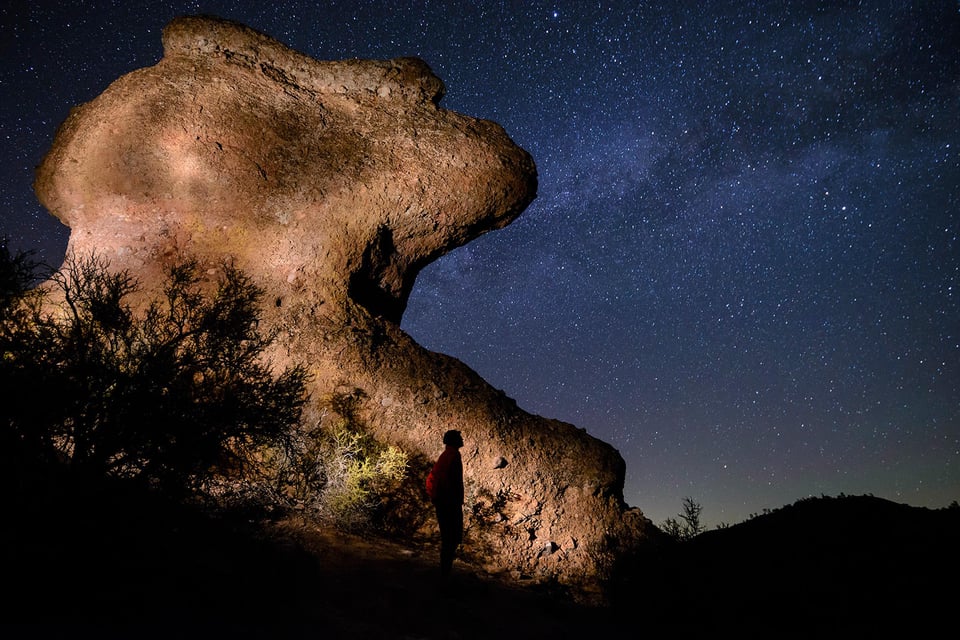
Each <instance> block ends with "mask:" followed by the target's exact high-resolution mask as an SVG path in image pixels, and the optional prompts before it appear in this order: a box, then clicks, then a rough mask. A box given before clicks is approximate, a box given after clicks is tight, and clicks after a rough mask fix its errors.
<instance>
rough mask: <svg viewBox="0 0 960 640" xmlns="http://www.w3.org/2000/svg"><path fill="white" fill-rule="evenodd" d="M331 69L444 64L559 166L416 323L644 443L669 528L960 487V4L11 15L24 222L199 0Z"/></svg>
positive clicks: (123, 6)
mask: <svg viewBox="0 0 960 640" xmlns="http://www.w3.org/2000/svg"><path fill="white" fill-rule="evenodd" d="M183 14H212V15H218V16H221V17H225V18H229V19H233V20H237V21H239V22H243V23H245V24H247V25H249V26H251V27H253V28H255V29H258V30H259V31H262V32H264V33H267V34H268V35H271V36H273V37H275V38H276V39H278V40H280V41H281V42H283V43H285V44H287V45H289V46H291V47H293V48H295V49H297V50H299V51H302V52H304V53H307V54H309V55H311V56H313V57H315V58H318V59H321V60H332V59H342V58H392V57H397V56H418V57H420V58H422V59H424V60H425V61H426V62H427V63H428V64H429V65H430V66H431V68H432V69H433V70H434V72H435V73H436V74H437V75H439V76H440V77H441V78H442V79H443V80H444V82H445V84H446V86H447V96H446V97H445V98H444V100H443V102H442V106H444V107H446V108H448V109H452V110H455V111H459V112H461V113H465V114H468V115H472V116H476V117H481V118H486V119H490V120H494V121H496V122H498V123H500V124H501V125H503V126H504V128H505V129H506V130H507V132H508V133H509V134H510V135H511V137H513V139H514V140H515V141H516V142H517V143H518V144H520V145H521V146H522V147H524V148H525V149H527V150H528V151H529V152H530V153H531V154H532V155H533V157H534V159H535V160H536V162H537V165H538V169H539V172H540V186H539V193H538V197H537V199H536V200H535V201H534V202H533V204H531V205H530V207H529V208H528V209H527V210H526V211H525V212H524V213H523V215H522V216H521V217H520V218H519V219H518V220H517V221H516V222H514V223H513V224H511V225H510V226H508V227H507V228H505V229H503V230H500V231H496V232H492V233H489V234H487V235H484V236H482V237H481V238H479V239H477V240H475V241H474V242H472V243H470V244H468V245H467V246H465V247H462V248H459V249H457V250H455V251H453V252H451V253H450V254H448V255H447V256H444V257H443V258H441V259H440V260H438V261H437V262H435V263H433V264H432V265H430V266H428V267H427V268H426V269H425V270H424V271H423V272H422V273H421V275H420V276H419V278H418V280H417V283H416V286H415V288H414V291H413V295H412V297H411V299H410V303H409V306H408V308H407V312H406V314H405V316H404V320H403V328H404V329H405V330H406V331H407V332H409V333H410V334H411V335H412V336H413V337H414V338H415V339H416V340H417V341H418V342H420V343H421V344H422V345H424V346H425V347H427V348H429V349H432V350H436V351H441V352H444V353H447V354H450V355H453V356H455V357H457V358H459V359H461V360H462V361H464V362H465V363H467V364H468V365H469V366H471V367H472V368H474V369H475V370H476V371H477V372H479V373H480V374H481V375H482V376H483V377H484V378H486V379H487V380H488V381H489V382H490V383H491V384H492V385H494V386H495V387H497V388H499V389H502V390H504V392H506V393H507V395H509V396H511V397H512V398H514V399H516V400H517V402H518V403H519V405H520V406H521V407H522V408H524V409H526V410H528V411H530V412H532V413H536V414H539V415H543V416H546V417H550V418H558V419H561V420H565V421H567V422H571V423H574V424H576V425H577V426H579V427H584V428H586V429H587V431H588V432H590V433H591V434H593V435H594V436H596V437H598V438H600V439H602V440H605V441H607V442H609V443H611V444H612V445H614V446H615V447H616V448H617V449H618V450H619V451H620V452H621V454H622V455H623V457H624V459H625V460H626V463H627V479H626V487H625V490H624V495H625V498H626V500H627V502H628V503H629V504H631V505H633V506H637V507H640V508H641V509H642V510H643V511H644V512H645V513H646V515H647V516H648V517H650V518H651V519H652V520H654V522H656V523H658V524H659V523H661V522H662V521H663V520H664V519H665V518H667V517H669V516H675V515H676V514H677V513H678V512H679V511H680V510H681V502H682V500H683V498H684V497H686V496H689V497H692V498H693V499H694V500H695V501H697V502H698V503H700V504H701V505H702V506H703V520H704V522H705V523H706V524H707V525H708V526H713V525H716V524H719V523H726V524H733V523H736V522H740V521H742V520H744V519H746V518H748V517H749V516H750V515H751V514H755V513H761V512H762V511H764V510H765V509H775V508H778V507H781V506H784V505H786V504H791V503H793V502H794V501H796V500H798V499H800V498H803V497H806V496H811V495H813V496H819V495H839V494H840V493H846V494H848V495H851V494H852V495H859V494H864V493H869V494H873V495H876V496H879V497H883V498H888V499H891V500H895V501H897V502H902V503H907V504H911V505H915V506H927V507H934V508H937V507H944V506H947V505H948V504H949V503H950V502H951V501H953V500H958V499H960V319H958V318H960V242H958V235H960V53H958V51H960V48H958V45H957V43H960V3H958V2H956V0H949V1H947V0H941V1H936V0H924V1H923V2H902V1H901V0H877V1H868V0H864V1H862V2H857V1H852V0H837V1H835V2H829V1H826V0H816V1H815V0H798V1H771V2H747V1H742V2H740V1H738V2H734V1H730V2H719V1H718V2H702V1H698V2H686V1H683V0H678V1H676V2H674V1H671V2H589V1H583V2H580V1H578V2H573V1H567V2H552V3H544V2H516V1H499V2H478V1H474V2H439V1H436V0H434V1H423V2H404V1H400V0H397V1H382V2H373V1H356V2H352V1H351V2H347V1H324V0H302V1H293V2H284V1H277V2H261V1H256V2H254V1H247V2H223V1H212V2H202V1H201V2H171V1H165V2H150V1H146V2H125V1H113V2H111V1H100V0H91V1H88V2H71V1H69V0H67V1H53V0H37V1H32V2H28V1H25V0H12V2H11V1H8V2H5V3H4V4H3V6H2V8H0V95H2V101H0V140H2V144H3V147H2V149H3V150H2V160H3V162H2V166H0V198H2V200H0V206H2V213H0V236H2V237H6V238H8V239H9V240H10V242H11V244H12V245H13V246H14V247H15V248H23V249H32V250H35V251H37V252H38V254H39V256H40V257H41V258H42V259H44V260H46V261H47V262H49V263H51V264H54V265H58V264H59V263H60V261H61V260H62V258H63V253H64V250H65V247H66V240H67V236H68V229H66V228H65V227H63V226H62V225H61V224H60V223H59V222H58V221H57V220H56V219H54V218H53V217H52V216H50V215H49V214H47V213H46V211H45V210H44V209H43V208H42V207H40V205H39V204H38V203H37V201H36V198H35V196H34V194H33V190H32V181H33V171H34V167H35V166H36V165H37V164H38V163H39V161H40V159H41V158H42V156H43V154H44V153H45V152H46V151H47V150H48V149H49V147H50V143H51V141H52V139H53V135H54V133H55V131H56V128H57V126H58V125H59V124H60V123H61V122H62V121H63V120H64V118H65V117H66V116H67V113H68V112H69V110H70V108H71V107H72V106H74V105H77V104H80V103H82V102H86V101H88V100H90V99H92V98H94V97H95V96H96V95H98V94H99V93H100V92H101V91H103V89H104V88H106V87H107V85H109V84H110V83H111V82H112V81H113V80H115V79H116V78H117V77H119V76H120V75H122V74H123V73H126V72H128V71H132V70H134V69H137V68H141V67H145V66H149V65H152V64H154V63H155V62H157V61H158V60H159V58H160V57H161V55H162V48H161V44H160V31H161V29H162V27H163V26H164V25H165V24H166V23H167V22H168V21H169V20H170V19H171V18H173V17H174V16H177V15H183Z"/></svg>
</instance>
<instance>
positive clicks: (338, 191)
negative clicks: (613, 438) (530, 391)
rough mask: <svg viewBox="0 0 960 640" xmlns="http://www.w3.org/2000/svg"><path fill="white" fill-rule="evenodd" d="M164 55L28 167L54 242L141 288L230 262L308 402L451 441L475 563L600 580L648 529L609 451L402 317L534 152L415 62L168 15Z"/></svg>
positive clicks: (423, 452) (526, 197)
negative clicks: (174, 268)
mask: <svg viewBox="0 0 960 640" xmlns="http://www.w3.org/2000/svg"><path fill="white" fill-rule="evenodd" d="M163 45H164V56H163V58H162V59H161V60H160V61H159V62H158V63H157V64H156V65H154V66H152V67H148V68H144V69H139V70H136V71H133V72H131V73H129V74H127V75H125V76H123V77H121V78H119V79H118V80H116V81H115V82H113V83H112V84H111V85H110V86H109V87H108V88H107V89H106V90H105V91H104V92H103V93H102V94H101V95H100V96H98V97H97V98H96V99H94V100H92V101H91V102H89V103H87V104H84V105H81V106H79V107H77V108H76V109H74V110H73V111H72V112H71V113H70V115H69V117H68V118H67V120H66V121H65V122H64V123H63V125H62V126H61V127H60V129H59V130H58V132H57V135H56V139H55V140H54V143H53V146H52V148H51V150H50V151H49V153H48V155H47V156H46V157H45V159H44V160H43V163H42V164H41V166H40V167H39V168H38V171H37V178H36V184H35V189H36V192H37V195H38V197H39V198H40V200H41V202H42V203H43V204H44V205H45V206H46V207H47V208H48V209H49V210H50V211H51V212H52V213H53V214H54V215H55V216H56V217H58V218H59V219H60V220H61V221H63V222H64V223H65V224H66V225H67V226H69V227H70V229H71V234H70V240H69V246H68V252H71V251H72V252H76V253H78V254H87V253H90V252H92V251H95V252H97V253H99V254H101V255H103V256H105V257H106V258H108V259H109V260H110V264H111V266H112V267H113V268H116V269H129V270H130V272H131V273H132V274H134V275H135V276H137V277H138V278H139V280H140V281H141V283H142V284H143V285H144V294H145V295H151V294H153V293H155V292H156V290H157V287H158V286H159V283H160V281H161V279H162V276H163V272H164V270H165V269H166V267H167V266H169V265H170V264H171V263H172V262H174V261H176V260H178V259H179V258H181V257H184V256H190V257H196V258H199V259H200V261H201V263H202V264H203V265H204V267H205V269H207V273H208V274H209V275H210V276H211V278H212V277H214V276H215V275H216V273H217V269H218V268H219V266H220V265H221V264H222V261H223V259H225V258H226V259H230V260H232V261H233V262H234V264H236V265H237V266H238V267H240V268H241V269H243V270H244V271H245V272H247V273H248V274H249V275H251V276H252V277H253V278H254V279H255V281H256V282H257V283H258V284H259V285H260V286H262V287H264V288H265V289H266V291H267V298H266V300H267V302H268V304H267V306H266V309H265V317H264V323H265V324H266V325H267V328H268V329H269V328H276V329H278V331H279V338H278V341H277V343H276V344H275V348H274V352H273V353H272V354H271V355H272V357H273V358H274V360H275V361H276V363H277V364H278V365H280V366H283V365H287V364H289V363H291V362H300V363H303V364H305V365H306V366H307V368H308V370H309V371H310V373H311V374H312V379H311V381H310V383H309V384H310V392H311V393H312V397H313V398H315V399H318V398H329V397H330V396H331V395H333V394H340V395H346V396H349V397H351V398H353V401H354V403H355V404H354V408H355V411H356V417H358V418H359V419H360V420H361V421H362V422H363V423H364V424H365V425H366V428H368V429H369V430H370V431H371V432H372V433H373V434H374V435H375V436H376V437H378V438H379V439H381V440H383V441H387V442H391V443H395V444H398V445H400V446H402V447H404V448H405V449H406V450H407V451H408V452H410V453H411V454H413V455H414V456H417V455H420V456H422V458H420V459H421V460H431V459H433V458H435V457H436V456H437V455H438V454H439V452H440V450H441V449H442V445H441V444H440V437H441V434H442V433H443V431H445V430H446V429H460V430H461V431H462V432H463V434H464V439H465V441H466V445H465V447H464V448H463V450H462V454H463V458H464V469H465V479H466V484H467V493H468V496H467V503H468V504H467V505H466V506H465V513H466V525H467V535H466V548H468V549H469V550H470V552H471V553H473V554H474V555H475V556H476V557H479V558H482V561H483V562H484V563H486V564H487V565H488V566H489V567H490V568H491V569H499V570H509V571H513V572H514V573H516V574H523V575H530V576H534V577H543V578H554V579H557V580H559V581H561V582H563V583H567V584H571V585H576V584H587V583H590V582H591V581H593V580H595V579H596V578H597V577H598V576H600V575H603V574H604V573H605V572H607V571H608V570H609V569H610V567H611V565H612V563H613V561H614V559H615V557H616V555H617V554H618V553H620V552H621V551H622V550H624V549H628V548H630V547H632V546H633V545H634V544H635V543H636V542H637V541H639V540H641V539H643V538H644V536H645V535H646V532H648V531H649V530H650V527H651V525H650V523H649V521H648V520H647V519H646V518H645V517H644V516H643V514H642V513H641V512H640V511H639V510H637V509H631V508H629V507H627V505H625V504H624V502H623V499H622V488H623V480H624V462H623V459H622V458H621V456H620V455H619V453H618V452H617V451H616V450H615V449H613V448H612V447H611V446H609V445H607V444H605V443H603V442H601V441H599V440H597V439H595V438H593V437H591V436H590V435H588V434H587V433H586V432H585V431H584V430H582V429H577V428H576V427H574V426H572V425H569V424H566V423H562V422H559V421H555V420H549V419H545V418H542V417H539V416H534V415H530V414H528V413H526V412H524V411H523V410H521V409H520V408H518V407H517V406H516V403H514V402H513V401H512V400H510V399H509V398H508V397H506V396H505V395H504V394H503V393H502V392H500V391H498V390H496V389H494V388H492V387H491V386H490V385H489V384H487V383H486V382H485V381H484V380H483V379H482V378H480V376H478V375H477V374H476V373H475V372H473V371H472V370H471V369H469V368H468V367H467V366H465V365H464V364H462V363H461V362H459V361H457V360H455V359H453V358H450V357H448V356H444V355H442V354H438V353H433V352H430V351H428V350H426V349H423V348H422V347H420V346H419V345H418V344H417V343H416V342H415V341H414V340H413V339H411V338H410V337H409V336H408V335H406V334H405V333H404V332H403V331H402V330H401V329H400V320H401V317H402V314H403V311H404V308H405V306H406V302H407V298H408V296H409V294H410V291H411V288H412V287H413V284H414V280H415V278H416V275H417V273H418V272H419V271H420V269H422V268H423V267H424V265H426V264H428V263H429V262H431V261H432V260H435V259H436V258H437V257H439V256H440V255H442V254H444V253H445V252H447V251H450V250H451V249H453V248H455V247H457V246H460V245H463V244H465V243H466V242H469V241H470V240H471V239H473V238H475V237H477V236H479V235H480V234H482V233H485V232H487V231H490V230H494V229H498V228H501V227H503V226H505V225H507V224H509V223H510V222H511V221H512V220H513V219H514V218H516V217H517V216H518V215H519V214H520V213H521V212H522V211H523V209H524V208H525V207H526V206H527V205H528V204H529V203H530V202H531V200H532V199H533V198H534V197H535V195H536V184H537V183H536V167H535V165H534V162H533V160H532V159H531V157H530V156H529V155H528V154H527V153H526V152H525V151H524V150H523V149H521V148H519V147H518V146H517V145H515V144H514V143H513V142H512V141H511V140H510V138H509V137H508V136H507V134H506V133H505V132H504V131H503V129H502V128H501V127H500V126H498V125H497V124H495V123H492V122H488V121H483V120H478V119H474V118H470V117H467V116H464V115H461V114H458V113H454V112H451V111H447V110H445V109H443V108H441V107H439V106H438V105H439V101H440V99H441V98H442V96H443V92H444V87H443V83H442V82H441V81H440V79H439V78H437V77H436V76H434V75H433V73H432V72H431V71H430V69H429V68H428V67H427V65H426V64H425V63H423V62H422V61H419V60H416V59H412V58H401V59H395V60H386V61H374V60H344V61H335V62H320V61H316V60H314V59H312V58H310V57H308V56H305V55H303V54H300V53H298V52H296V51H293V50H291V49H289V48H287V47H285V46H284V45H282V44H280V43H278V42H276V41H275V40H273V39H271V38H269V37H267V36H265V35H263V34H260V33H257V32H255V31H253V30H251V29H249V28H247V27H244V26H242V25H239V24H235V23H232V22H227V21H224V20H220V19H216V18H201V17H183V18H178V19H176V20H174V21H173V22H171V23H170V24H169V25H167V27H166V28H165V29H164V32H163ZM317 402H319V401H318V400H314V401H312V404H311V408H310V409H308V411H307V416H308V419H314V420H315V419H317V418H318V416H319V408H318V405H317Z"/></svg>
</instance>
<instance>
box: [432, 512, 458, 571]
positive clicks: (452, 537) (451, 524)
mask: <svg viewBox="0 0 960 640" xmlns="http://www.w3.org/2000/svg"><path fill="white" fill-rule="evenodd" d="M437 522H438V523H439V525H440V575H442V576H443V577H446V576H448V575H450V572H451V571H452V570H453V559H454V558H455V557H456V555H457V547H459V546H460V543H461V541H462V540H463V510H462V509H461V508H460V506H459V505H456V506H455V507H449V506H444V507H440V506H438V507H437Z"/></svg>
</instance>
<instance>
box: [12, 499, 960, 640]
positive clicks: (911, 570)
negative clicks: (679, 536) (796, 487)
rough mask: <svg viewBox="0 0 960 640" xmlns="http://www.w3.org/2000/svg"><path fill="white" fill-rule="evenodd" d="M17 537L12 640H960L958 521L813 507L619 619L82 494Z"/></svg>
mask: <svg viewBox="0 0 960 640" xmlns="http://www.w3.org/2000/svg"><path fill="white" fill-rule="evenodd" d="M10 515H11V516H13V517H12V518H11V520H10V521H8V522H7V523H6V524H5V525H4V530H3V537H2V538H0V543H2V544H3V553H4V555H3V562H4V577H5V580H4V582H5V585H6V591H7V595H6V596H3V597H2V605H0V622H2V623H3V626H2V627H0V636H2V637H9V638H21V637H22V638H52V637H55V638H78V637H97V638H237V637H241V638H371V639H375V638H409V639H415V638H424V639H427V638H429V639H446V638H451V639H452V638H522V639H525V640H530V639H536V638H553V639H556V638H598V639H599V638H604V640H606V638H621V637H625V638H634V637H636V638H641V637H646V636H649V635H651V634H654V635H657V636H660V635H669V636H674V637H708V636H710V635H715V634H717V633H722V634H723V635H733V636H736V637H775V638H783V637H797V638H800V637H804V638H806V637H844V638H849V637H881V636H883V637H887V635H888V634H889V633H890V632H891V631H892V630H894V629H904V630H908V631H909V632H910V637H926V632H927V631H928V630H929V631H930V632H931V633H932V630H933V629H938V628H940V627H941V626H942V625H943V624H949V625H951V626H953V625H954V624H955V615H956V613H955V608H956V606H957V603H958V595H960V587H958V576H960V573H958V571H957V570H958V569H960V563H958V551H957V542H958V540H960V535H958V534H960V509H956V508H954V509H940V510H929V509H917V508H914V507H908V506H906V505H899V504H895V503H892V502H888V501H885V500H880V499H877V498H872V497H867V496H861V497H848V498H824V499H818V500H811V501H804V502H801V503H797V504H795V505H791V506H789V507H785V508H783V509H780V510H777V511H775V512H773V513H771V514H768V515H765V516H761V517H758V518H754V519H752V520H750V521H748V522H746V523H742V524H740V525H737V526H734V527H730V528H729V529H724V530H718V531H712V532H708V533H707V534H704V535H701V536H700V537H698V538H696V539H695V540H693V541H692V542H689V543H685V544H680V545H676V546H670V547H665V548H664V547H661V548H658V549H652V550H649V551H646V552H644V553H643V554H641V555H639V556H638V557H637V558H633V559H629V560H625V562H624V565H623V567H621V570H620V571H619V572H618V575H616V576H615V580H614V582H613V584H612V586H611V590H610V603H609V604H608V605H607V606H603V607H588V606H582V605H578V604H576V602H574V601H573V600H571V599H570V598H569V597H567V596H566V595H565V594H563V593H562V592H560V591H558V590H556V589H551V588H548V587H545V586H543V585H531V584H523V583H516V582H511V581H509V580H506V579H498V578H496V577H493V576H489V575H487V574H485V573H483V572H482V571H479V570H478V569H477V568H475V567H472V566H470V565H469V564H464V563H460V564H459V565H458V566H457V575H456V576H455V578H454V580H453V581H452V582H451V583H450V584H442V583H441V582H440V581H439V579H438V575H437V570H436V548H435V547H434V546H433V545H432V544H430V543H429V542H421V543H417V544H414V543H410V542H399V541H389V540H382V539H377V538H371V537H359V536H348V535H345V534H342V533H337V532H334V531H331V530H322V529H316V528H304V527H302V526H297V525H295V524H294V523H291V521H286V522H283V523H274V524H271V525H269V526H268V527H267V529H263V528H262V525H261V523H260V522H253V521H251V520H250V519H248V518H238V517H232V518H226V519H224V518H220V519H216V520H211V519H209V518H206V517H203V516H201V515H200V514H196V513H192V512H189V511H184V510H182V509H179V508H176V507H172V506H170V505H166V504H164V503H160V502H153V501H152V500H151V499H149V498H144V497H142V496H140V497H135V496H131V495H119V494H118V495H109V496H108V495H97V496H91V495H90V494H89V493H87V492H80V491H72V492H68V493H67V494H65V495H61V494H57V495H55V496H51V495H48V496H45V497H44V498H42V499H39V500H35V501H32V502H30V503H29V504H28V505H22V506H20V507H19V508H17V509H14V510H13V512H12V513H10Z"/></svg>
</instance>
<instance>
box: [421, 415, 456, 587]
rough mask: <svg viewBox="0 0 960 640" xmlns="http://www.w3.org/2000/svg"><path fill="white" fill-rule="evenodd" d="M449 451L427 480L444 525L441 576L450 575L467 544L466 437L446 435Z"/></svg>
mask: <svg viewBox="0 0 960 640" xmlns="http://www.w3.org/2000/svg"><path fill="white" fill-rule="evenodd" d="M443 444H445V445H446V448H445V449H444V450H443V453H441V454H440V457H439V458H437V462H436V464H434V465H433V469H431V470H430V474H429V475H428V476H427V494H428V495H429V496H430V501H431V502H433V505H434V506H435V507H436V509H437V524H439V525H440V575H441V576H442V577H444V578H446V577H447V576H449V575H450V571H451V569H452V568H453V558H454V556H455V555H456V553H457V547H459V546H460V543H461V542H462V541H463V461H462V460H461V458H460V447H462V446H463V436H461V435H460V432H459V431H456V430H450V431H447V432H446V433H444V434H443Z"/></svg>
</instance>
